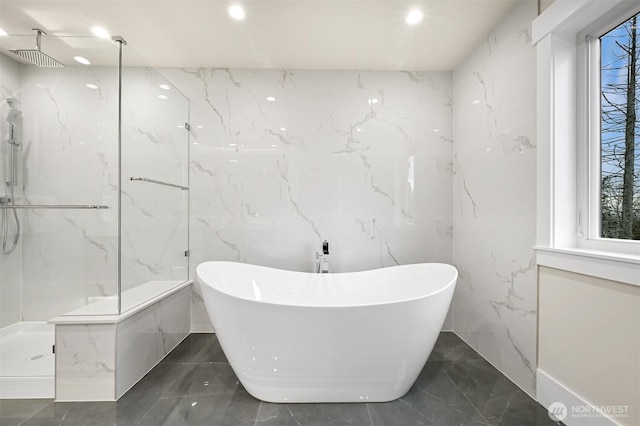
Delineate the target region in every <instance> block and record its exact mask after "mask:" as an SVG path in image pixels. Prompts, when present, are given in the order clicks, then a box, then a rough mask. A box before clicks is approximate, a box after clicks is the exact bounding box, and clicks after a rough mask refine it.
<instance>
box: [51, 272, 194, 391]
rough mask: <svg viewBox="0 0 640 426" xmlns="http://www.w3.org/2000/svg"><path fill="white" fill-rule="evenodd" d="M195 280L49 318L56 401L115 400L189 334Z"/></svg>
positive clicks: (150, 287) (153, 285)
mask: <svg viewBox="0 0 640 426" xmlns="http://www.w3.org/2000/svg"><path fill="white" fill-rule="evenodd" d="M191 284H192V281H187V282H184V283H180V284H176V283H175V282H173V283H171V282H164V283H157V282H150V283H146V284H143V285H141V286H139V287H136V288H134V289H131V290H127V291H125V292H123V293H122V313H121V314H118V315H115V314H114V315H97V314H96V313H97V312H108V311H109V310H113V309H112V308H113V306H112V305H114V304H116V305H117V303H118V299H117V298H115V297H113V298H105V299H103V300H100V301H97V302H95V303H92V304H90V305H88V306H85V307H83V308H80V309H78V310H76V311H72V312H70V313H68V314H67V315H62V316H59V317H56V318H53V319H51V320H49V323H51V324H55V334H56V336H55V353H56V361H55V400H56V401H116V400H118V398H120V397H121V396H122V395H124V394H125V393H126V392H127V391H128V390H129V389H130V388H131V387H132V386H133V385H135V384H136V383H137V382H138V381H139V380H140V379H141V378H142V377H143V376H144V375H145V374H147V372H149V371H150V370H151V369H152V368H153V367H154V366H155V365H156V364H158V362H160V361H161V360H162V359H163V358H164V357H165V356H166V355H167V354H168V353H169V352H171V350H172V349H173V348H175V347H176V346H177V345H178V344H179V343H180V342H182V340H184V338H185V337H187V336H188V335H189V328H190V314H191Z"/></svg>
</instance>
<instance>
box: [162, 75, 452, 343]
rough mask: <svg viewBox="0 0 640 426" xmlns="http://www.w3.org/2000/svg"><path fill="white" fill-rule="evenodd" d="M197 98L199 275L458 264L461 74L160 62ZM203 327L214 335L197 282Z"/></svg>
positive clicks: (194, 178)
mask: <svg viewBox="0 0 640 426" xmlns="http://www.w3.org/2000/svg"><path fill="white" fill-rule="evenodd" d="M161 72H162V73H163V74H164V75H165V76H166V77H167V78H168V79H169V80H171V81H172V82H173V83H174V84H175V85H176V86H177V87H178V88H179V89H180V90H181V91H182V92H183V93H185V94H186V95H187V96H188V97H189V98H190V99H191V102H192V108H191V120H190V122H191V125H192V138H191V143H192V145H191V163H190V164H191V177H190V179H191V182H190V184H191V209H192V211H191V222H190V229H191V233H190V248H191V268H192V272H191V276H192V277H195V273H194V268H195V266H196V265H198V264H199V263H200V262H203V261H206V260H212V259H215V260H233V261H241V262H249V263H255V264H260V265H268V266H272V267H279V268H285V269H290V270H297V271H312V270H313V269H314V265H315V258H314V256H315V252H316V251H318V250H320V249H321V244H322V241H323V240H325V239H326V240H328V241H329V242H330V251H331V270H333V271H356V270H363V269H371V268H379V267H384V266H391V265H397V264H406V263H415V262H451V253H452V243H453V242H452V212H451V208H452V193H451V185H452V174H453V167H452V150H453V141H452V108H453V106H452V73H451V72H433V73H430V72H374V71H370V72H369V71H365V72H357V71H289V70H229V69H211V68H201V69H163V70H161ZM193 295H194V296H193V297H194V299H193V306H192V330H194V331H196V330H197V331H207V330H211V325H210V323H209V320H208V317H207V315H206V312H205V310H204V305H203V303H202V301H201V298H200V293H199V289H198V286H197V285H195V286H194V291H193Z"/></svg>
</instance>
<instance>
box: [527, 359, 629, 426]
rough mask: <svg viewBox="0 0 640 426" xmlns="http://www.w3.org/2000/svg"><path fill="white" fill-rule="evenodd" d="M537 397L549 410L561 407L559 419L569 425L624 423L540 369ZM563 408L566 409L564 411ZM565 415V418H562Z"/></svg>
mask: <svg viewBox="0 0 640 426" xmlns="http://www.w3.org/2000/svg"><path fill="white" fill-rule="evenodd" d="M536 399H537V400H538V402H539V403H540V404H542V406H543V407H545V408H546V409H547V410H549V407H552V405H553V407H552V408H551V410H553V409H554V408H555V409H558V407H560V408H559V409H560V411H558V413H559V415H558V417H559V420H562V422H563V423H564V424H565V425H567V426H620V425H623V424H624V423H618V422H617V421H616V420H615V419H613V418H611V417H609V416H608V415H607V414H605V413H599V412H596V411H595V409H594V408H593V407H594V404H591V403H589V402H588V401H586V400H585V399H584V398H582V397H581V396H579V395H577V394H576V393H575V392H573V391H572V390H571V389H568V388H567V387H565V386H564V385H562V384H561V383H559V382H557V381H556V380H555V379H553V378H552V377H551V376H549V375H547V374H546V373H545V372H544V371H542V370H540V369H538V370H536ZM559 403H560V404H562V405H559ZM603 408H606V407H603ZM562 410H565V411H564V413H563V411H562ZM563 415H564V416H565V417H564V418H562V417H563ZM620 415H621V416H622V415H624V414H622V413H621V414H620Z"/></svg>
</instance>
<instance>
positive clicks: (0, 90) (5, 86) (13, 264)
mask: <svg viewBox="0 0 640 426" xmlns="http://www.w3.org/2000/svg"><path fill="white" fill-rule="evenodd" d="M9 98H12V99H16V100H18V101H21V99H22V74H21V72H20V65H19V64H18V63H17V62H16V61H14V60H12V59H10V58H9V57H7V56H5V55H3V54H0V188H1V189H0V197H4V196H9V195H10V194H11V192H10V189H9V187H8V186H7V185H6V182H7V181H8V180H9V178H10V176H9V175H10V171H9V170H10V167H9V161H10V160H9V158H10V155H11V151H10V146H9V144H8V143H6V141H7V140H8V138H9V123H8V122H7V121H6V120H5V117H7V115H8V113H9V105H8V103H7V99H9ZM20 104H21V102H19V104H18V106H19V107H20V108H21V107H22V106H21V105H20ZM18 156H19V157H21V153H20V152H18ZM20 169H21V168H19V171H20ZM21 193H22V190H21V187H20V186H16V187H14V195H15V196H16V202H18V201H19V200H20V199H21ZM3 214H7V215H9V224H10V227H9V230H10V234H9V235H8V237H7V244H8V245H9V247H11V245H12V243H13V236H14V235H15V221H14V219H13V212H9V211H8V210H7V211H5V212H2V211H0V221H1V220H2V215H3ZM17 214H18V220H22V212H21V211H20V210H18V211H17ZM21 253H22V240H20V241H18V245H17V246H16V248H15V250H14V251H13V253H11V254H2V253H0V328H2V327H5V326H7V325H11V324H13V323H15V322H18V321H20V281H21V279H22V255H21Z"/></svg>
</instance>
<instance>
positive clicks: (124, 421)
mask: <svg viewBox="0 0 640 426" xmlns="http://www.w3.org/2000/svg"><path fill="white" fill-rule="evenodd" d="M557 424H561V423H556V422H554V421H552V420H551V419H550V418H549V416H548V414H547V410H546V409H544V408H543V407H542V406H541V405H540V404H538V403H537V402H536V401H534V400H533V399H532V398H530V397H529V396H528V395H527V394H526V393H525V392H523V391H522V390H521V389H520V388H518V387H517V386H516V385H514V384H513V382H511V380H509V379H508V378H507V377H505V376H504V375H503V374H502V373H501V372H500V371H498V370H497V369H495V368H494V367H493V366H492V365H491V364H490V363H489V362H487V361H486V360H484V359H483V358H482V357H480V355H478V354H477V352H475V351H474V350H473V349H471V348H470V347H469V346H468V345H467V344H466V343H464V342H463V341H462V340H461V339H460V338H458V337H457V336H456V335H455V334H453V333H451V332H445V333H441V334H440V337H439V338H438V341H437V343H436V345H435V347H434V350H433V352H432V355H431V357H430V359H429V361H428V362H427V364H426V365H425V367H424V369H423V370H422V372H421V373H420V375H419V377H418V379H417V380H416V383H415V384H414V386H413V387H412V388H411V390H410V391H409V392H408V393H407V394H406V395H404V396H403V397H402V398H400V399H398V400H396V401H391V402H386V403H367V404H271V403H266V402H261V401H259V400H257V399H255V398H253V397H252V396H251V395H249V394H248V393H247V392H246V390H245V389H244V388H243V387H242V384H241V383H240V382H239V381H238V379H237V377H236V376H235V374H234V373H233V370H232V369H231V367H230V366H229V364H228V363H227V360H226V358H225V357H224V353H223V352H222V349H221V348H220V344H219V343H218V340H217V338H216V336H215V335H213V334H192V335H190V336H189V337H188V338H187V339H185V340H184V341H183V342H182V343H181V344H180V345H179V346H178V347H177V348H176V349H174V351H173V352H172V353H171V354H169V355H168V356H167V357H166V358H165V359H164V360H163V361H162V362H161V363H160V364H158V365H157V366H156V367H155V368H154V369H153V370H151V371H150V372H149V373H148V374H147V375H146V376H145V377H144V378H143V379H142V380H141V381H140V382H138V383H137V384H136V385H135V386H134V387H133V388H131V389H130V390H129V391H128V392H127V393H126V394H125V395H124V396H123V397H122V398H120V400H118V401H117V402H76V403H54V402H53V401H52V400H36V399H34V400H0V426H53V425H55V426H142V425H149V426H150V425H152V426H162V425H166V426H181V425H202V426H205V425H206V426H216V425H229V426H242V425H249V426H272V425H277V426H287V425H292V426H312V425H331V426H338V425H354V426H414V425H415V426H438V425H442V426H450V425H474V426H475V425H486V426H552V425H557Z"/></svg>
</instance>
